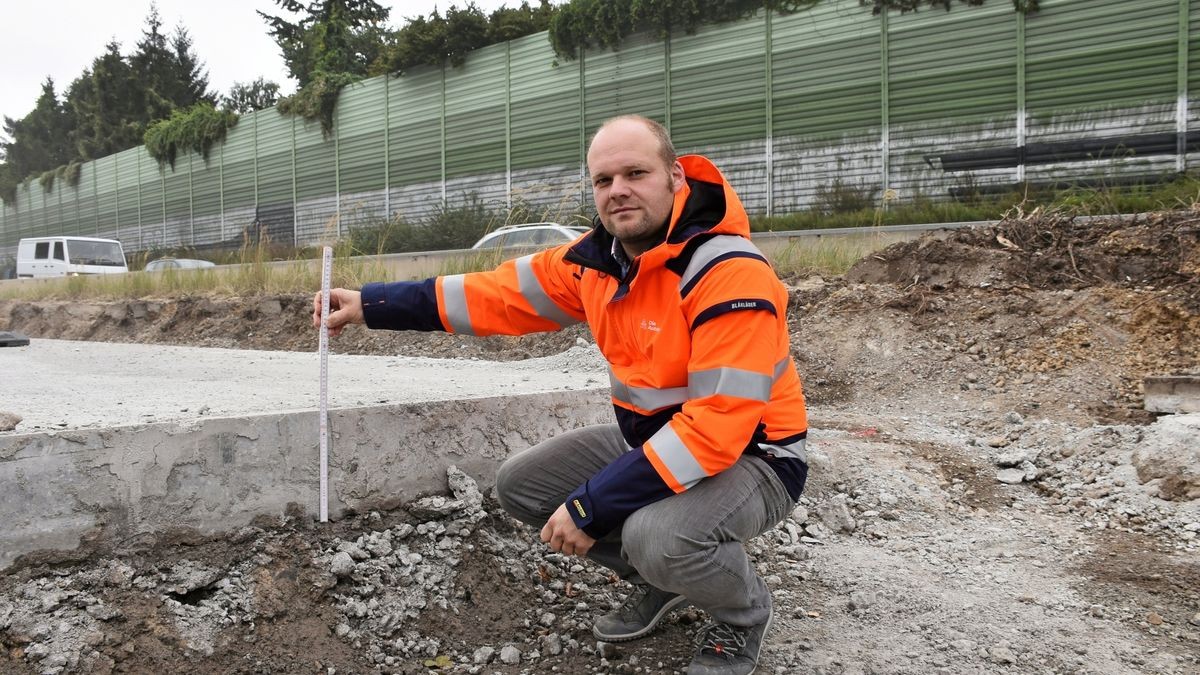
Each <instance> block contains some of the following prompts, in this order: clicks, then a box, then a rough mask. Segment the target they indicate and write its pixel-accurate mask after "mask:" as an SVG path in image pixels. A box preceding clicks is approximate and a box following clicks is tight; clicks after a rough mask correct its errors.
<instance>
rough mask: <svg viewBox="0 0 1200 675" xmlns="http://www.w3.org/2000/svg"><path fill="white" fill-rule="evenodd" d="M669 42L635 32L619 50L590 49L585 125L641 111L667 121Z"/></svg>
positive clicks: (590, 128) (586, 61)
mask: <svg viewBox="0 0 1200 675" xmlns="http://www.w3.org/2000/svg"><path fill="white" fill-rule="evenodd" d="M666 63H667V62H666V45H665V43H664V42H662V41H660V40H659V39H658V38H657V36H654V35H652V34H649V33H643V34H640V35H635V36H632V37H630V38H629V39H627V40H626V41H625V42H623V43H621V48H620V49H619V50H616V51H595V52H588V53H587V55H586V56H585V57H584V62H583V64H584V65H583V69H584V73H583V81H584V103H585V105H586V112H585V115H584V129H585V130H587V131H588V133H590V132H592V131H594V130H595V129H596V127H598V126H600V123H601V122H603V121H604V120H606V119H608V118H610V117H614V116H616V115H624V114H628V113H637V114H639V115H645V116H646V117H649V118H652V119H656V120H658V121H659V122H666V121H667V100H666V91H667V89H666V88H667V81H666Z"/></svg>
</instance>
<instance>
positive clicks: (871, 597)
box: [847, 591, 879, 610]
mask: <svg viewBox="0 0 1200 675" xmlns="http://www.w3.org/2000/svg"><path fill="white" fill-rule="evenodd" d="M878 601H879V596H878V595H876V593H875V591H854V592H852V593H851V594H850V602H849V603H848V604H847V607H849V608H850V609H852V610H855V609H867V608H868V607H871V606H872V605H874V604H876V603H877V602H878Z"/></svg>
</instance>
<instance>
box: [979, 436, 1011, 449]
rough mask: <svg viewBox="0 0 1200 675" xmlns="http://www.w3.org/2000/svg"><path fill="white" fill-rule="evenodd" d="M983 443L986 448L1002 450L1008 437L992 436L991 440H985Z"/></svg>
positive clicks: (1006, 443)
mask: <svg viewBox="0 0 1200 675" xmlns="http://www.w3.org/2000/svg"><path fill="white" fill-rule="evenodd" d="M983 443H984V445H986V446H988V447H989V448H1003V447H1005V446H1006V445H1008V437H1007V436H993V437H992V438H989V439H987V440H986V441H984V442H983Z"/></svg>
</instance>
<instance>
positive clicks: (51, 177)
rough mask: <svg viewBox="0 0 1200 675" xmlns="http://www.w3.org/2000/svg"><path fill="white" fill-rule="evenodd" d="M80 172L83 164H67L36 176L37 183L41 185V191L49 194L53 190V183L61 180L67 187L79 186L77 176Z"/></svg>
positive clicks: (76, 162)
mask: <svg viewBox="0 0 1200 675" xmlns="http://www.w3.org/2000/svg"><path fill="white" fill-rule="evenodd" d="M82 172H83V162H79V161H74V162H68V163H66V164H63V165H62V166H59V167H57V168H54V169H50V170H49V171H43V172H42V173H41V175H40V176H38V183H40V184H41V186H42V189H43V190H45V191H46V192H50V191H51V190H53V189H54V182H55V181H56V180H62V182H63V183H65V184H66V185H67V186H68V187H75V186H76V185H79V175H80V174H81V173H82Z"/></svg>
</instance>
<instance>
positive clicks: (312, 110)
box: [275, 71, 362, 136]
mask: <svg viewBox="0 0 1200 675" xmlns="http://www.w3.org/2000/svg"><path fill="white" fill-rule="evenodd" d="M361 79H362V77H360V76H358V75H355V74H353V73H326V72H324V71H322V72H318V73H316V74H315V75H314V76H313V78H312V80H311V81H310V82H309V83H308V85H307V86H305V87H303V88H301V89H299V90H297V91H296V93H295V94H292V95H291V96H285V97H283V98H281V99H279V103H278V104H277V105H276V107H275V109H276V110H278V111H279V112H280V113H281V114H283V115H299V116H300V117H303V118H304V119H306V120H310V121H319V122H320V123H321V133H323V134H324V135H326V136H328V135H329V134H332V133H333V113H334V111H335V110H336V109H337V102H338V95H339V94H340V93H341V91H342V88H343V87H345V86H346V85H349V84H354V83H355V82H358V81H359V80H361Z"/></svg>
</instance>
